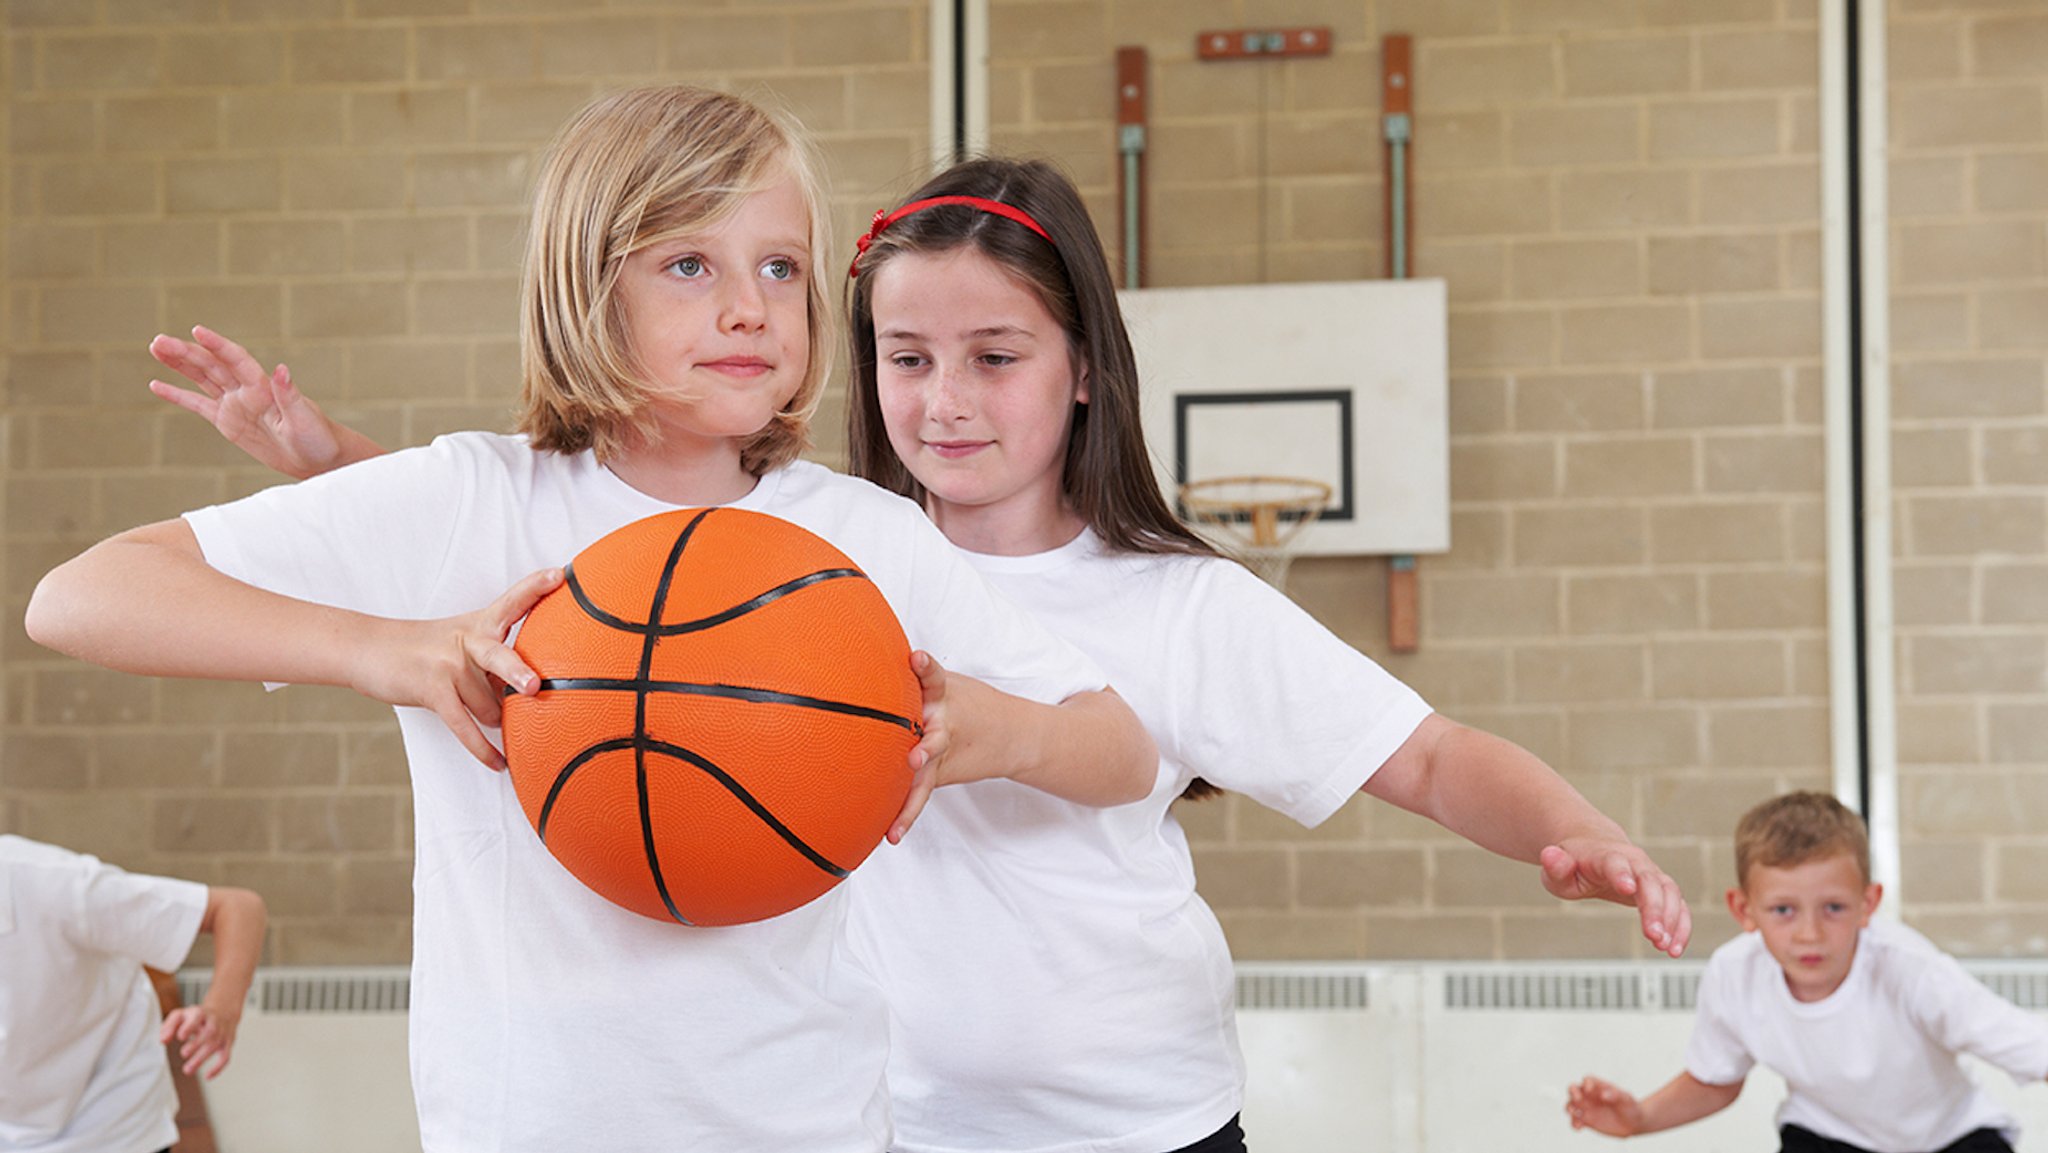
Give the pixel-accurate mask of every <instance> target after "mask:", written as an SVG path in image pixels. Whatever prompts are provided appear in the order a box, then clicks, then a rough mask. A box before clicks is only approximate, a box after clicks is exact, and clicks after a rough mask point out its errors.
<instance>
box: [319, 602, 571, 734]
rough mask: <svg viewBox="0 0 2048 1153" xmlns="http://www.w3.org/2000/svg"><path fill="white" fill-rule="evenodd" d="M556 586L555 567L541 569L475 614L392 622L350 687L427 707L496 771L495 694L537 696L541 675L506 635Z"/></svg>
mask: <svg viewBox="0 0 2048 1153" xmlns="http://www.w3.org/2000/svg"><path fill="white" fill-rule="evenodd" d="M561 583H562V570H561V569H558V568H551V569H543V570H541V571H540V572H537V573H534V574H532V575H531V576H528V577H526V578H525V579H523V580H521V581H520V582H519V583H517V584H515V585H513V586H512V587H511V588H510V589H507V590H506V591H505V593H504V595H502V596H500V597H499V598H498V599H497V600H495V601H492V602H491V603H490V604H489V605H488V606H486V607H484V608H482V609H479V610H477V611H476V612H473V613H464V614H463V615H461V616H456V617H446V618H443V619H441V620H432V621H391V622H389V624H390V627H391V632H390V634H389V638H388V641H389V643H372V644H371V645H369V646H368V647H367V648H366V650H365V654H366V655H365V661H364V663H363V666H362V667H361V668H360V669H359V671H358V674H357V676H356V677H355V678H354V679H353V681H352V682H351V684H352V687H353V688H355V690H356V691H357V692H360V693H362V694H363V695H364V696H368V697H372V698H375V699H376V700H380V701H383V702H384V703H386V704H390V705H411V706H417V707H419V708H425V709H431V710H432V711H433V713H434V715H435V716H438V717H440V718H441V723H442V724H445V725H447V726H448V731H449V732H452V733H454V734H455V739H456V740H458V741H461V742H462V747H463V748H465V749H468V750H469V751H470V755H472V756H474V757H475V758H476V759H477V760H479V761H482V762H483V763H484V765H485V766H486V767H487V768H491V769H494V770H502V769H504V767H505V754H503V753H502V752H499V751H498V747H497V746H496V745H493V744H492V743H491V742H490V739H489V738H488V737H486V736H484V732H483V730H484V728H485V727H486V726H488V727H491V728H496V727H498V725H499V723H500V721H501V720H502V719H503V716H504V708H503V704H502V696H501V689H502V688H503V687H504V686H506V685H509V686H511V687H512V689H513V690H514V691H516V692H518V693H520V694H521V695H524V696H532V695H533V694H535V693H537V692H539V691H540V678H539V677H538V676H535V675H534V672H533V670H532V669H529V668H527V667H526V662H525V661H524V660H521V659H520V656H519V653H518V652H517V651H515V650H514V649H513V648H512V646H511V645H510V644H507V643H506V641H505V638H506V637H507V636H508V635H510V633H511V632H512V626H513V625H515V624H518V623H519V621H520V620H521V619H522V618H523V617H525V616H526V614H527V613H529V612H531V611H532V610H533V606H534V605H535V604H537V603H539V602H540V599H541V598H542V597H544V596H546V595H547V594H549V593H551V592H553V591H554V590H555V589H556V588H557V587H558V586H560V585H561ZM379 631H380V634H381V633H382V630H381V629H380V630H379Z"/></svg>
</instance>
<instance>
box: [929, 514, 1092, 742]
mask: <svg viewBox="0 0 2048 1153" xmlns="http://www.w3.org/2000/svg"><path fill="white" fill-rule="evenodd" d="M910 547H911V549H912V552H913V556H912V566H911V577H910V581H911V589H910V594H911V595H910V597H909V599H908V604H907V611H906V612H905V613H904V614H903V631H904V634H905V635H906V636H908V637H909V639H910V647H912V648H914V649H923V650H925V651H926V652H929V653H930V654H931V655H932V656H933V657H934V658H936V659H937V660H938V662H939V664H940V665H941V666H942V667H944V668H945V669H946V670H947V671H949V672H958V673H964V674H966V675H967V676H971V677H974V678H975V679H977V680H983V681H987V682H988V683H989V684H991V685H993V686H995V687H996V688H999V689H1001V690H1003V691H1004V692H1006V693H1011V694H1013V695H1015V696H1020V697H1023V698H1025V699H1027V700H1034V701H1041V702H1044V703H1047V704H1056V703H1058V702H1060V701H1063V700H1065V699H1067V698H1068V697H1070V696H1073V695H1074V694H1075V693H1080V692H1088V691H1091V690H1094V689H1099V688H1102V687H1103V686H1105V685H1106V684H1108V678H1107V677H1105V676H1104V675H1103V673H1102V669H1101V668H1100V667H1099V666H1097V665H1096V663H1095V662H1094V661H1092V660H1090V659H1089V658H1088V657H1086V656H1084V655H1082V653H1081V651H1080V650H1079V649H1076V648H1075V647H1074V646H1072V645H1070V644H1068V643H1067V642H1066V641H1064V640H1061V639H1060V638H1059V637H1056V636H1054V635H1053V634H1052V633H1050V632H1048V631H1047V630H1046V629H1045V627H1044V626H1042V625H1040V624H1039V623H1038V621H1037V619H1036V618H1034V617H1032V616H1031V615H1030V614H1028V613H1026V612H1025V611H1024V610H1023V609H1020V608H1018V607H1017V606H1016V605H1014V604H1012V603H1010V601H1009V600H1007V599H1005V598H1004V597H1003V595H1002V594H1001V593H999V592H997V591H996V590H995V589H994V588H993V587H992V586H991V585H990V584H989V583H988V581H987V579H986V578H984V577H983V576H982V575H981V574H980V573H979V572H976V571H975V569H974V566H973V565H971V564H969V563H967V560H966V558H965V557H962V556H961V555H960V552H959V550H958V549H956V548H954V547H953V545H952V543H951V542H949V541H948V540H947V539H946V538H945V535H944V534H942V533H940V532H939V530H938V527H937V526H936V525H933V524H932V523H931V522H930V521H929V520H927V519H926V518H925V516H924V514H923V513H921V512H919V513H915V523H914V524H913V526H912V529H911V544H910Z"/></svg>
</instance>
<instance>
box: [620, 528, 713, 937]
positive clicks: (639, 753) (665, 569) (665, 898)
mask: <svg viewBox="0 0 2048 1153" xmlns="http://www.w3.org/2000/svg"><path fill="white" fill-rule="evenodd" d="M710 515H711V510H710V509H705V510H704V511H703V512H700V513H698V514H697V515H696V516H693V517H691V518H690V523H689V524H686V525H684V526H683V531H682V532H679V533H677V534H676V543H675V544H674V545H673V546H671V547H670V548H669V550H668V561H667V562H666V563H664V564H663V565H662V566H661V579H660V580H658V581H656V582H655V584H654V603H653V604H651V605H649V606H648V607H647V619H648V621H649V622H650V623H651V622H654V621H659V620H660V619H661V610H662V607H663V606H664V605H666V604H667V603H668V586H669V583H670V582H671V581H673V580H675V575H676V566H677V565H680V564H681V563H682V560H683V550H684V549H686V548H688V547H690V538H691V537H692V536H694V535H696V532H697V526H698V525H700V524H703V523H704V518H705V517H707V516H710ZM659 643H660V636H659V634H657V633H655V632H653V631H649V632H648V633H647V634H646V635H645V637H643V638H642V640H641V644H640V676H639V678H638V679H639V680H640V681H641V682H642V683H645V682H646V680H647V675H648V674H649V673H650V672H652V671H654V646H655V645H657V644H659ZM647 744H648V736H647V693H646V691H645V690H635V691H634V693H633V778H634V785H635V787H636V788H637V789H638V790H639V793H640V839H641V841H642V843H643V845H644V847H645V849H646V852H647V871H648V872H649V873H650V874H652V875H653V877H654V888H655V891H656V892H658V893H660V894H661V903H662V905H663V906H665V907H666V908H667V909H668V912H669V916H671V917H674V918H675V919H676V920H678V921H681V922H682V923H683V924H686V925H687V924H689V921H688V920H686V919H685V918H684V917H683V914H682V913H681V912H680V911H678V910H677V909H676V903H675V901H673V900H671V899H670V898H669V895H668V881H667V880H666V879H664V878H663V877H662V875H661V853H660V852H659V851H658V850H657V849H656V848H655V847H654V813H653V811H652V810H651V809H650V808H648V805H647Z"/></svg>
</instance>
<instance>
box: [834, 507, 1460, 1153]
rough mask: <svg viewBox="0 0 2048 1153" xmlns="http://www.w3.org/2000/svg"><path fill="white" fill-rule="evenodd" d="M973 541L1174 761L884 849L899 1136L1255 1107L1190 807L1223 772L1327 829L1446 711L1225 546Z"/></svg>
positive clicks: (980, 789)
mask: <svg viewBox="0 0 2048 1153" xmlns="http://www.w3.org/2000/svg"><path fill="white" fill-rule="evenodd" d="M970 559H971V560H972V561H973V562H974V565H975V567H977V568H979V569H980V570H981V571H982V572H983V574H985V575H986V576H988V577H989V578H990V580H991V581H993V582H994V583H995V585H996V587H997V588H998V589H1000V590H1001V591H1002V592H1003V593H1004V594H1005V595H1006V596H1008V597H1009V598H1010V599H1011V600H1012V601H1015V602H1016V603H1017V604H1018V605H1020V606H1022V607H1023V608H1025V609H1027V610H1029V611H1030V612H1031V613H1032V614H1033V615H1035V616H1036V617H1037V618H1038V619H1039V620H1040V621H1043V622H1044V623H1045V624H1047V625H1048V626H1049V627H1051V628H1052V630H1053V631H1054V632H1056V633H1058V634H1060V635H1061V636H1064V637H1066V638H1067V639H1068V640H1071V641H1072V642H1074V644H1075V645H1076V646H1077V647H1079V648H1080V649H1082V651H1084V652H1086V653H1088V654H1089V655H1090V656H1092V657H1094V658H1095V660H1096V662H1097V663H1098V664H1100V665H1101V666H1102V667H1103V668H1104V669H1105V670H1106V671H1107V672H1108V673H1109V674H1110V683H1111V684H1112V685H1113V686H1114V687H1115V688H1116V691H1117V692H1118V693H1120V694H1122V695H1123V697H1124V699H1125V700H1126V701H1128V702H1129V703H1130V705H1131V707H1132V708H1133V709H1134V710H1135V711H1136V712H1137V714H1138V716H1139V718H1140V719H1141V720H1143V721H1144V722H1145V727H1146V728H1147V729H1148V730H1150V732H1151V733H1152V736H1153V739H1154V740H1155V741H1157V742H1158V745H1159V751H1160V758H1161V760H1160V765H1159V777H1158V781H1157V783H1156V784H1155V785H1154V786H1153V789H1152V792H1151V795H1150V796H1148V797H1147V798H1145V799H1144V800H1142V801H1139V802H1135V803H1132V804H1128V805H1121V806H1117V807H1114V808H1087V807H1084V806H1081V805H1075V804H1071V803H1068V802H1066V801H1062V800H1059V799H1058V798H1055V797H1051V796H1048V795H1046V794H1044V793H1039V792H1034V791H1032V790H1030V789H1027V788H1024V787H1021V786H1018V785H1016V784H1014V783H1012V782H1008V781H990V782H983V783H976V784H971V785H963V786H960V787H958V788H953V789H946V790H942V791H941V792H940V793H939V794H937V795H935V796H933V798H932V802H931V805H930V806H929V807H928V808H927V809H926V810H925V813H924V816H923V818H922V819H921V821H920V823H919V825H918V827H917V829H916V830H914V835H913V836H911V837H907V838H905V839H904V842H903V843H902V844H901V845H898V846H895V847H893V848H892V847H890V846H886V845H885V846H883V848H882V850H880V851H877V852H876V854H875V856H874V857H872V858H870V859H869V862H868V864H867V866H866V868H865V870H864V873H865V874H866V875H864V876H862V877H861V878H860V880H861V882H862V883H861V884H860V885H857V886H855V891H854V911H853V922H854V930H855V940H856V942H857V943H858V944H859V946H860V947H861V949H862V950H863V951H864V952H866V953H870V954H872V955H873V956H874V957H875V958H876V967H877V973H878V974H879V975H880V976H881V978H882V980H883V984H884V987H885V990H886V992H887V994H888V998H889V1003H890V1008H891V1010H892V1012H893V1014H894V1019H895V1024H896V1026H897V1028H896V1033H895V1038H894V1049H893V1051H892V1054H891V1059H890V1065H889V1082H890V1091H891V1096H892V1097H893V1098H894V1101H895V1109H896V1128H897V1140H896V1148H897V1149H899V1150H902V1151H903V1153H942V1151H950V1150H966V1149H974V1150H1009V1151H1015V1153H1023V1151H1029V1153H1080V1151H1083V1150H1086V1151H1088V1153H1159V1151H1160V1150H1165V1149H1174V1148H1178V1147H1180V1146H1181V1145H1185V1144H1188V1143H1190V1142H1192V1141H1195V1140H1198V1139H1199V1138H1202V1137H1206V1136H1208V1135H1209V1134H1210V1133H1213V1132H1215V1131H1216V1130H1217V1129H1218V1128H1220V1127H1221V1126H1222V1125H1223V1124H1224V1123H1225V1122H1227V1121H1229V1119H1230V1118H1231V1116H1232V1115H1233V1114H1235V1113H1237V1112H1238V1110H1239V1108H1240V1107H1241V1105H1242V1103H1243V1087H1244V1066H1243V1060H1242V1058H1241V1057H1240V1055H1239V1052H1238V1046H1237V1032H1236V1024H1235V1015H1234V1011H1233V988H1234V983H1233V972H1232V967H1231V961H1230V953H1229V948H1228V946H1227V944H1226V943H1225V941H1224V937H1223V932H1222V930H1221V928H1220V927H1219V926H1218V925H1217V922H1216V918H1215V916H1214V915H1213V914H1211V912H1210V911H1209V907H1208V906H1207V905H1206V904H1204V903H1203V902H1202V899H1201V897H1199V896H1198V895H1196V892H1195V871H1194V865H1193V861H1192V859H1191V857H1190V856H1189V853H1188V845H1187V838H1186V836H1185V835H1184V834H1183V833H1182V831H1181V827H1180V824H1179V822H1178V821H1177V820H1175V818H1174V815H1173V813H1172V811H1171V810H1170V808H1169V806H1170V805H1171V804H1172V802H1173V800H1174V798H1175V797H1177V796H1179V795H1180V792H1181V790H1182V789H1184V788H1185V787H1186V786H1187V784H1188V782H1189V781H1190V780H1192V779H1193V778H1194V777H1196V776H1201V777H1203V778H1206V779H1207V780H1209V781H1210V782H1212V783H1214V784H1217V785H1220V786H1222V787H1224V788H1226V789H1230V790H1232V791H1234V792H1239V793H1243V794H1245V795H1246V796H1249V797H1251V798H1252V799H1253V800H1256V801H1258V802H1260V803H1261V804H1264V805H1266V806H1268V807H1270V808H1273V809H1276V810H1278V811H1280V812H1282V813H1285V814H1287V815H1288V816H1290V817H1292V818H1294V819H1295V820H1297V821H1299V822H1301V823H1302V824H1304V825H1314V824H1317V823H1318V822H1320V821H1322V820H1323V819H1325V818H1327V817H1328V816H1330V814H1332V813H1334V812H1335V811H1336V810H1337V809H1338V807H1339V806H1341V805H1343V804H1344V802H1345V801H1346V800H1348V799H1350V798H1351V797H1352V796H1353V795H1354V794H1356V793H1357V792H1358V790H1359V787H1360V786H1361V785H1363V784H1364V783H1365V781H1366V779H1367V778H1368V777H1370V776H1371V775H1372V774H1373V772H1374V771H1375V770H1377V769H1378V768H1379V766H1380V765H1381V764H1382V763H1383V762H1385V760H1386V759H1387V757H1388V756H1389V755H1391V754H1392V753H1393V752H1394V750H1395V749H1397V748H1399V747H1400V745H1401V743H1402V742H1403V741H1405V740H1406V739H1407V738H1408V736H1409V734H1410V733H1412V732H1413V731H1414V729H1415V727H1416V726H1417V725H1418V724H1420V723H1421V722H1422V720H1423V719H1424V718H1425V717H1427V716H1428V715H1429V707H1428V706H1427V705H1426V704H1424V703H1423V701H1422V700H1421V698H1419V697H1418V696H1416V695H1415V693H1413V692H1412V691H1410V690H1409V689H1408V688H1407V687H1405V686H1404V685H1402V684H1401V683H1400V682H1399V681H1397V680H1395V679H1394V678H1393V677H1392V676H1390V675H1388V674H1387V673H1386V672H1385V671H1384V670H1383V669H1381V668H1380V667H1379V666H1378V665H1376V664H1374V663H1373V662H1372V661H1371V660H1370V659H1368V658H1366V657H1365V656H1363V655H1361V654H1360V653H1358V652H1357V651H1356V650H1354V649H1352V648H1351V647H1350V646H1348V645H1346V644H1344V643H1343V642H1342V641H1340V640H1339V639H1337V638H1336V637H1335V636H1333V635H1331V634H1330V633H1329V631H1328V630H1326V629H1324V628H1323V627H1322V626H1321V625H1319V624H1317V623H1316V622H1315V620H1314V619H1313V618H1312V617H1310V616H1309V615H1308V614H1307V613H1305V612H1303V611H1302V610H1301V609H1300V608H1298V607H1296V605H1295V604H1294V602H1292V601H1290V600H1288V599H1287V598H1286V597H1285V596H1282V595H1281V594H1279V593H1277V592H1275V591H1274V590H1273V589H1271V588H1269V587H1267V586H1266V585H1265V584H1264V583H1262V582H1260V581H1259V579H1258V578H1257V577H1255V576H1253V575H1252V574H1251V573H1249V572H1247V571H1246V570H1245V569H1244V568H1242V567H1240V566H1239V565H1236V564H1233V563H1231V562H1228V561H1223V560H1217V559H1214V558H1204V557H1187V556H1157V555H1143V556H1141V555H1132V554H1110V553H1107V552H1105V551H1104V549H1103V547H1102V545H1101V543H1100V541H1099V539H1098V538H1097V537H1096V536H1095V535H1094V534H1093V533H1092V532H1084V533H1082V534H1081V536H1079V537H1078V538H1076V539H1075V540H1074V541H1072V542H1071V543H1069V544H1067V545H1065V546H1064V547H1061V548H1058V549H1054V550H1052V551H1050V552H1046V553H1041V554H1038V555H1035V556H1025V557H998V556H980V555H973V556H971V557H970Z"/></svg>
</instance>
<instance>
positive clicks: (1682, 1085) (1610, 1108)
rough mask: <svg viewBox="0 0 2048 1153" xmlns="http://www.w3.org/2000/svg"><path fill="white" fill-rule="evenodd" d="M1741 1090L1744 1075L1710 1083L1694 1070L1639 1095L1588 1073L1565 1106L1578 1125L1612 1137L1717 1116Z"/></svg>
mask: <svg viewBox="0 0 2048 1153" xmlns="http://www.w3.org/2000/svg"><path fill="white" fill-rule="evenodd" d="M1741 1094H1742V1082H1740V1081H1736V1082H1732V1083H1730V1084H1727V1085H1709V1084H1707V1083H1706V1082H1705V1081H1701V1080H1699V1079H1698V1078H1696V1077H1694V1076H1693V1075H1692V1074H1690V1073H1680V1074H1679V1075H1678V1076H1676V1077H1673V1078H1672V1079H1671V1080H1670V1081H1668V1082H1666V1083H1665V1085H1664V1087H1663V1088H1661V1089H1659V1090H1657V1091H1656V1092H1655V1093H1652V1094H1650V1095H1649V1096H1648V1097H1646V1098H1644V1099H1643V1100H1641V1101H1638V1100H1636V1098H1635V1096H1634V1095H1633V1094H1631V1093H1630V1092H1629V1091H1628V1090H1626V1089H1623V1088H1621V1087H1620V1086H1618V1085H1615V1084H1612V1083H1610V1082H1607V1081H1602V1080H1601V1079H1600V1078H1598V1077H1588V1078H1586V1079H1585V1080H1583V1081H1580V1082H1579V1083H1578V1084H1576V1085H1573V1086H1572V1087H1571V1088H1570V1089H1569V1090H1567V1091H1566V1098H1565V1106H1564V1111H1565V1115H1566V1116H1568V1117H1570V1118H1571V1119H1572V1128H1574V1129H1591V1130H1593V1131H1594V1132H1596V1133H1605V1134H1607V1135H1608V1136H1609V1137H1638V1136H1641V1135H1642V1134H1644V1133H1657V1132H1661V1131H1663V1130H1665V1129H1674V1128H1677V1127H1678V1126H1680V1125H1687V1124H1691V1123H1692V1122H1694V1121H1697V1120H1699V1119H1700V1118H1702V1117H1709V1116H1712V1115H1713V1114H1715V1113H1719V1112H1720V1111H1721V1110H1723V1109H1726V1108H1727V1107H1728V1106H1729V1105H1732V1104H1734V1102H1735V1098H1736V1097H1738V1096H1740V1095H1741Z"/></svg>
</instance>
